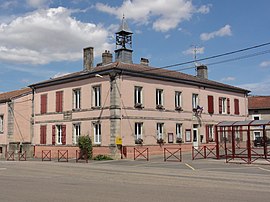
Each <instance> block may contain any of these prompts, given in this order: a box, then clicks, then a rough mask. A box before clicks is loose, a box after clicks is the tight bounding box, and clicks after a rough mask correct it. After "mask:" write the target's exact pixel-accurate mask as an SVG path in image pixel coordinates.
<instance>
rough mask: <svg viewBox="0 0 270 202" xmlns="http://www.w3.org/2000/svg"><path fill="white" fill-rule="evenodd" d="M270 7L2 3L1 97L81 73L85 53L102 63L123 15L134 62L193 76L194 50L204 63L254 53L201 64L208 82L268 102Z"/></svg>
mask: <svg viewBox="0 0 270 202" xmlns="http://www.w3.org/2000/svg"><path fill="white" fill-rule="evenodd" d="M269 8H270V1H269V0H260V1H254V0H237V1H235V0H226V1H217V0H193V1H190V0H125V1H121V0H0V92H8V91H12V90H17V89H20V88H23V87H26V86H28V85H30V84H33V83H37V82H40V81H43V80H47V79H49V78H55V77H57V76H61V75H64V74H67V73H72V72H76V71H81V70H82V69H83V64H82V63H83V61H82V57H83V55H82V50H83V48H85V47H94V56H95V64H97V63H100V62H101V54H102V52H104V51H105V50H110V51H111V52H112V53H113V52H114V50H115V32H116V31H118V28H119V25H120V23H121V20H122V17H123V15H124V16H125V19H126V21H127V23H128V25H129V28H130V30H131V31H132V32H133V44H132V49H133V63H140V58H142V57H143V58H148V59H149V61H150V66H153V67H166V66H169V65H172V67H170V68H169V69H171V70H175V71H181V72H183V73H187V74H192V75H195V74H196V72H195V68H194V66H195V65H194V63H193V62H192V61H193V60H194V57H195V55H194V50H196V58H197V60H200V59H205V58H208V57H212V56H216V55H220V54H224V53H231V52H234V51H238V50H245V49H246V48H251V49H248V50H246V51H240V52H237V53H234V54H229V55H226V56H223V57H216V58H214V59H208V60H202V61H198V62H197V63H200V64H204V65H207V66H208V78H209V79H211V80H214V81H218V82H222V83H226V84H229V85H233V86H237V87H241V88H244V89H247V90H250V91H251V95H270V44H268V43H269V42H270V12H269ZM262 44H264V45H262ZM261 45H262V46H261ZM255 47H256V48H255ZM186 62H191V63H188V64H185V65H175V64H181V63H186ZM174 65H175V66H174Z"/></svg>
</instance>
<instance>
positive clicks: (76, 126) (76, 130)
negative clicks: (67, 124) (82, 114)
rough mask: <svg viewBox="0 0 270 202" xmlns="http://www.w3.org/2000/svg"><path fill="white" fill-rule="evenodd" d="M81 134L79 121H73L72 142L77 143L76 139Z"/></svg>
mask: <svg viewBox="0 0 270 202" xmlns="http://www.w3.org/2000/svg"><path fill="white" fill-rule="evenodd" d="M80 135H81V124H80V123H75V124H73V138H72V139H73V144H77V143H78V139H79V137H80Z"/></svg>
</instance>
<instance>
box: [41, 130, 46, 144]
mask: <svg viewBox="0 0 270 202" xmlns="http://www.w3.org/2000/svg"><path fill="white" fill-rule="evenodd" d="M46 139H47V126H40V144H46Z"/></svg>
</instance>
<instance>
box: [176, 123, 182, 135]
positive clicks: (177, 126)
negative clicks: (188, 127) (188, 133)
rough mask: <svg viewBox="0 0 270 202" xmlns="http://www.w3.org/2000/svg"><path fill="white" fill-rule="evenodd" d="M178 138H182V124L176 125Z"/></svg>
mask: <svg viewBox="0 0 270 202" xmlns="http://www.w3.org/2000/svg"><path fill="white" fill-rule="evenodd" d="M176 137H177V138H182V124H181V123H177V124H176Z"/></svg>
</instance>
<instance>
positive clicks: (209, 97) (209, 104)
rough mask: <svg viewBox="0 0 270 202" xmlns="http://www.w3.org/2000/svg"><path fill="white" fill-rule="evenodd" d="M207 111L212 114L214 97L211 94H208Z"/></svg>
mask: <svg viewBox="0 0 270 202" xmlns="http://www.w3.org/2000/svg"><path fill="white" fill-rule="evenodd" d="M207 98H208V99H207V100H208V113H209V114H214V97H213V96H212V95H208V97H207Z"/></svg>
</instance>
